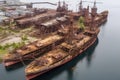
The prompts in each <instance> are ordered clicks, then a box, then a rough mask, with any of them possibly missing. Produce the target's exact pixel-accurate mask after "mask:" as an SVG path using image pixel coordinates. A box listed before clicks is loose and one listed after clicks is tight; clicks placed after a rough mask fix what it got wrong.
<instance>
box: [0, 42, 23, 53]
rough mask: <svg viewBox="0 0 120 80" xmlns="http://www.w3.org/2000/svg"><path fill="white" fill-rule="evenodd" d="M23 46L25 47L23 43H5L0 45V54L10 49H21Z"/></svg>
mask: <svg viewBox="0 0 120 80" xmlns="http://www.w3.org/2000/svg"><path fill="white" fill-rule="evenodd" d="M23 45H25V42H23V41H22V42H19V43H11V44H8V43H6V44H5V45H0V54H2V53H6V52H8V51H9V49H10V48H12V49H17V48H20V47H22V46H23Z"/></svg>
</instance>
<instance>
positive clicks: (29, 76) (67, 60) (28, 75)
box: [26, 37, 97, 80]
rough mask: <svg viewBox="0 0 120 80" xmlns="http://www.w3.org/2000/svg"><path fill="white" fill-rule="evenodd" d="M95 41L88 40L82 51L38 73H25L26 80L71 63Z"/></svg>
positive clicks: (94, 38) (92, 39)
mask: <svg viewBox="0 0 120 80" xmlns="http://www.w3.org/2000/svg"><path fill="white" fill-rule="evenodd" d="M96 39H97V37H93V38H91V39H90V40H89V42H87V44H88V45H86V46H84V47H83V48H82V49H80V50H79V52H77V53H75V55H74V56H70V55H68V56H67V57H65V58H64V59H62V60H61V61H59V62H57V63H55V64H53V65H51V66H49V68H46V69H43V70H41V71H40V72H39V71H38V72H36V73H31V74H27V73H26V80H31V79H33V78H35V77H37V76H39V75H41V74H43V73H45V72H48V71H50V70H51V69H54V68H56V67H58V66H61V65H63V64H65V63H67V62H69V61H71V60H72V59H74V58H75V57H77V56H78V55H80V54H82V53H83V51H85V50H86V49H88V48H89V47H90V46H92V45H93V44H94V42H95V41H96Z"/></svg>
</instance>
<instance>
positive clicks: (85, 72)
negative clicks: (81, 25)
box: [0, 0, 120, 80]
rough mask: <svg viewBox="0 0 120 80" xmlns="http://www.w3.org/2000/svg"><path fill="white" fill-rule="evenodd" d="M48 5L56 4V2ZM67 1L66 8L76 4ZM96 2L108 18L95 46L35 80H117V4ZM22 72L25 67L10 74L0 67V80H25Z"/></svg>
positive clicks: (119, 71)
mask: <svg viewBox="0 0 120 80" xmlns="http://www.w3.org/2000/svg"><path fill="white" fill-rule="evenodd" d="M22 1H27V2H29V1H33V0H22ZM34 1H40V0H34ZM48 1H52V2H57V0H48ZM67 1H69V4H71V3H73V4H77V3H78V1H79V0H76V1H73V0H67ZM97 1H102V2H103V4H98V8H99V11H102V10H106V9H107V10H109V16H108V21H107V23H106V24H104V25H102V27H101V31H100V33H99V35H98V40H97V41H96V43H95V44H94V45H93V46H92V47H91V48H89V49H88V50H87V51H85V52H84V54H83V55H80V56H78V57H77V58H75V59H74V60H73V61H71V62H69V63H67V64H65V65H64V66H61V67H59V68H57V69H54V70H52V71H50V72H48V73H46V74H44V75H42V76H40V77H38V78H36V79H35V80H120V42H119V41H120V21H119V18H120V1H119V0H97ZM84 4H85V5H86V3H84ZM90 5H91V4H90ZM35 6H38V5H35ZM42 6H43V5H42ZM49 6H50V5H49ZM72 7H73V9H74V10H75V8H76V7H75V6H72V5H71V6H70V8H71V9H72ZM24 68H25V66H21V67H19V68H17V66H16V68H15V69H13V70H6V69H5V68H4V66H3V65H2V64H0V80H25V74H24Z"/></svg>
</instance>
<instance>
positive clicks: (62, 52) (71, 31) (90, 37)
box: [25, 1, 108, 80]
mask: <svg viewBox="0 0 120 80" xmlns="http://www.w3.org/2000/svg"><path fill="white" fill-rule="evenodd" d="M81 5H82V1H81V2H80V12H78V13H72V12H70V13H69V12H68V13H67V15H69V17H70V21H71V22H70V25H69V28H68V31H67V32H66V33H65V31H64V30H62V31H60V30H59V31H58V33H59V35H61V34H62V35H63V36H64V37H65V41H64V42H62V43H61V44H60V45H58V46H54V48H52V50H51V51H49V52H47V53H45V54H44V55H42V56H40V57H39V58H36V59H35V60H34V61H32V62H31V63H30V64H29V65H28V66H27V67H26V68H25V74H26V80H31V79H33V78H35V77H37V76H39V75H42V74H43V73H46V72H48V71H50V70H52V69H54V68H56V67H59V66H61V65H63V64H65V63H67V62H69V61H71V60H72V59H74V58H75V57H77V56H78V55H80V54H82V53H83V52H84V51H85V50H86V49H88V48H89V47H90V46H91V45H93V44H94V42H95V41H96V40H97V35H98V33H99V31H100V29H99V26H100V25H101V24H103V23H104V22H106V21H107V16H108V11H103V12H101V13H99V14H98V13H97V7H96V2H94V6H93V8H92V9H91V12H89V7H87V8H84V9H83V8H81ZM59 10H60V11H61V8H60V7H59V8H58V11H59ZM81 11H82V12H81ZM89 14H91V15H89ZM80 16H83V17H84V19H85V21H84V24H85V26H86V27H85V29H84V30H81V29H80V28H78V25H76V24H75V23H76V21H78V19H80Z"/></svg>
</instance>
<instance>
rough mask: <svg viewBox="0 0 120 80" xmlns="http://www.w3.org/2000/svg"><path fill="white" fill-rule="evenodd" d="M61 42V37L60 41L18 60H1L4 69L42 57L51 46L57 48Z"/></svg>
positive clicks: (62, 40)
mask: <svg viewBox="0 0 120 80" xmlns="http://www.w3.org/2000/svg"><path fill="white" fill-rule="evenodd" d="M62 42H64V38H63V37H62V38H61V39H60V40H57V41H55V42H53V43H51V44H49V45H46V46H44V47H42V48H39V49H37V50H35V51H32V52H30V53H28V54H26V55H23V56H21V57H20V58H18V59H13V60H6V59H3V64H4V66H5V67H10V66H13V65H14V64H17V63H19V62H21V61H26V60H32V59H34V58H37V57H38V56H40V55H42V54H43V53H46V52H48V51H50V50H51V49H52V47H53V44H54V46H57V45H59V44H61V43H62Z"/></svg>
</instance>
